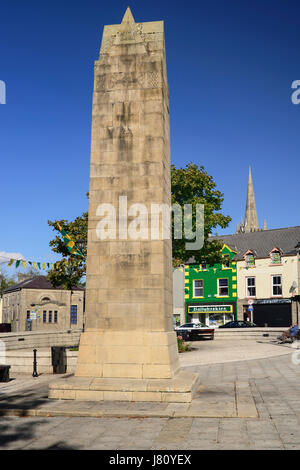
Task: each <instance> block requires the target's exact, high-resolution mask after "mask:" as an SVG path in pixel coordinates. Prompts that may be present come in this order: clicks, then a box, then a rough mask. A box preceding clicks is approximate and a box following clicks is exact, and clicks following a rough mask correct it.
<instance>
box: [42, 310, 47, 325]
mask: <svg viewBox="0 0 300 470" xmlns="http://www.w3.org/2000/svg"><path fill="white" fill-rule="evenodd" d="M46 322H47V311H46V310H44V311H43V323H46Z"/></svg>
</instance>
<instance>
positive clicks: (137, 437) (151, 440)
mask: <svg viewBox="0 0 300 470" xmlns="http://www.w3.org/2000/svg"><path fill="white" fill-rule="evenodd" d="M274 348H276V346H274ZM282 350H283V349H282ZM285 352H286V353H287V354H285V355H282V356H276V357H267V358H263V359H261V358H260V359H254V360H250V361H236V362H226V363H223V364H222V363H219V364H206V365H200V366H199V365H195V366H192V367H189V370H191V371H195V372H198V373H199V374H200V376H201V382H202V386H201V387H200V391H199V393H198V394H197V397H196V398H195V400H194V401H193V402H192V404H191V405H190V410H187V409H186V406H187V404H185V403H174V404H164V403H155V404H154V403H133V402H131V403H128V402H114V403H113V402H112V403H110V404H109V408H110V413H111V415H110V416H105V414H104V411H105V408H106V409H107V403H102V404H99V403H98V406H100V405H101V406H102V411H103V413H102V417H93V416H84V415H86V414H87V415H88V414H89V413H90V414H92V412H93V410H94V411H95V403H94V402H76V403H74V402H73V401H71V402H68V401H64V400H61V401H58V402H57V401H56V400H52V401H49V400H48V398H47V391H48V383H49V380H54V378H53V377H51V376H40V377H39V378H38V379H33V378H31V377H27V378H24V377H23V378H22V379H21V378H18V379H17V380H15V381H11V382H10V383H8V384H0V412H1V413H2V414H3V413H9V412H10V411H9V410H12V409H14V410H16V409H19V413H20V414H21V417H17V416H7V415H4V416H3V415H2V416H1V420H0V449H1V450H3V449H53V450H54V449H112V450H119V449H120V450H122V449H123V450H124V449H136V450H138V449H154V450H159V449H175V450H176V449H178V450H184V449H191V450H192V449H215V450H222V449H274V450H275V449H297V450H298V449H300V406H299V405H300V393H299V392H300V375H299V367H300V365H296V364H293V363H292V360H291V354H290V352H291V350H288V349H287V348H285ZM55 380H57V376H56V378H55ZM32 384H34V386H32ZM204 384H205V385H204ZM234 384H235V385H234ZM234 387H235V395H234V394H233V393H232V392H233V389H234ZM239 393H240V396H241V401H240V403H238V402H237V401H236V400H235V402H234V403H235V406H237V407H238V406H240V407H241V409H242V408H243V406H244V404H245V403H246V406H247V403H249V400H248V399H249V393H250V394H251V399H252V400H253V402H254V403H255V409H256V410H257V413H258V414H257V416H256V417H252V418H251V417H244V418H243V417H236V416H238V411H237V409H236V411H235V413H236V414H235V416H232V417H229V416H228V417H225V416H224V414H225V410H229V409H230V407H231V409H232V410H233V409H234V405H233V398H232V397H233V396H235V397H236V396H238V394H239ZM198 395H199V396H200V397H201V399H200V401H201V404H202V409H201V405H200V401H199V404H197V400H199V397H198ZM68 403H72V404H73V412H72V414H71V413H70V411H68V410H67V409H66V407H67V406H68ZM154 405H155V406H158V405H159V406H160V407H161V409H159V410H157V414H158V415H159V416H160V417H154V416H153V415H152V417H142V415H143V414H144V416H147V415H148V416H151V413H153V407H154ZM209 406H211V407H213V406H214V407H215V409H216V410H217V411H219V412H220V416H219V417H212V416H207V417H205V413H207V412H208V411H207V410H208V409H209ZM53 407H54V408H55V409H56V411H57V412H60V413H61V414H62V416H55V417H51V416H50V415H51V408H52V409H53ZM57 407H59V408H57ZM168 407H172V413H173V414H172V417H170V412H171V408H169V410H168V409H167V408H168ZM197 407H198V408H199V410H200V412H201V413H202V417H195V414H196V412H198V410H197ZM25 408H28V409H31V410H34V412H35V413H36V414H38V413H44V411H45V410H47V409H48V411H49V413H48V415H46V416H29V417H25V416H24V415H25V414H26V411H25ZM211 409H212V408H211ZM22 410H23V411H22ZM120 410H123V414H124V413H125V414H127V417H117V416H118V413H120ZM99 411H101V408H99V409H98V412H99ZM114 412H115V416H113V414H114ZM76 413H78V414H81V415H82V416H76ZM139 413H140V416H138V415H139ZM188 413H190V415H188ZM193 413H194V415H193ZM222 414H223V416H221V415H222ZM233 414H234V413H233ZM22 415H23V417H22ZM63 415H64V416H63ZM72 415H73V417H71V416H72ZM100 415H101V413H100ZM98 416H99V414H98ZM183 416H184V417H183Z"/></svg>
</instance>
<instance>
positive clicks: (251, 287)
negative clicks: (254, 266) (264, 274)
mask: <svg viewBox="0 0 300 470" xmlns="http://www.w3.org/2000/svg"><path fill="white" fill-rule="evenodd" d="M246 288H247V297H255V296H256V283H255V277H247V278H246Z"/></svg>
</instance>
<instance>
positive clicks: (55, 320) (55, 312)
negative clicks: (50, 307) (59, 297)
mask: <svg viewBox="0 0 300 470" xmlns="http://www.w3.org/2000/svg"><path fill="white" fill-rule="evenodd" d="M57 314H58V312H57V310H55V311H54V323H57Z"/></svg>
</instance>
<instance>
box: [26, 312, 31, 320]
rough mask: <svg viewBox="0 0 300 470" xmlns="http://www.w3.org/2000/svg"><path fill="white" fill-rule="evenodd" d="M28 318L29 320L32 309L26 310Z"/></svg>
mask: <svg viewBox="0 0 300 470" xmlns="http://www.w3.org/2000/svg"><path fill="white" fill-rule="evenodd" d="M26 318H27V320H29V318H30V310H27V312H26Z"/></svg>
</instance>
